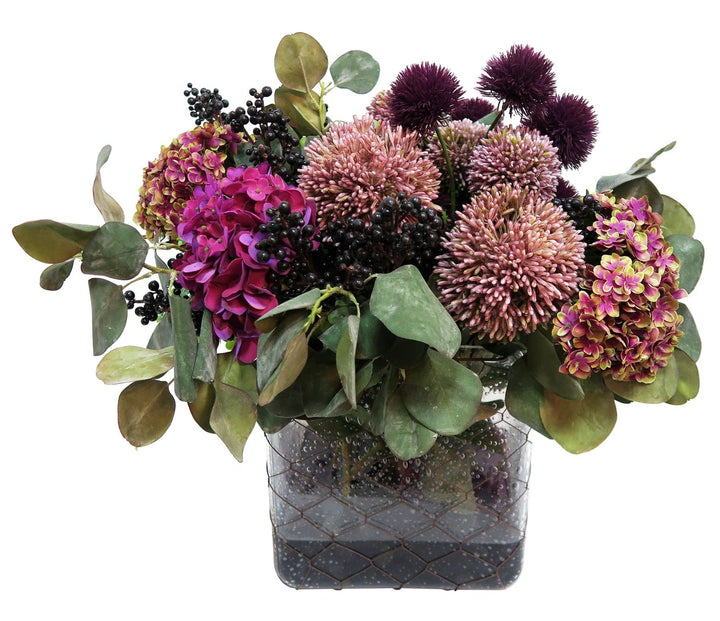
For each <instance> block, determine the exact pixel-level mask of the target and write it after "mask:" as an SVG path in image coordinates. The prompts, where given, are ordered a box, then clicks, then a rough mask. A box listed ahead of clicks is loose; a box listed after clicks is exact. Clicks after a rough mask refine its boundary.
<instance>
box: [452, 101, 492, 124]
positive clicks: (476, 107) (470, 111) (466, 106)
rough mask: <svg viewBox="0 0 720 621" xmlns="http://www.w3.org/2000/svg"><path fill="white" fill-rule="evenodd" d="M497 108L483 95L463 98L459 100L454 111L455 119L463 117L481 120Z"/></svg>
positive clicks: (453, 116)
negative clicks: (483, 97)
mask: <svg viewBox="0 0 720 621" xmlns="http://www.w3.org/2000/svg"><path fill="white" fill-rule="evenodd" d="M494 110H495V106H493V105H492V104H491V103H490V102H489V101H488V100H487V99H482V98H481V97H473V98H471V99H461V100H460V101H458V103H457V105H456V106H455V109H454V110H453V113H452V118H453V120H455V121H460V120H462V119H470V120H471V121H479V120H480V119H482V118H484V117H486V116H487V115H488V114H490V113H491V112H493V111H494Z"/></svg>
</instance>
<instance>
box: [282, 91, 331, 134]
mask: <svg viewBox="0 0 720 621" xmlns="http://www.w3.org/2000/svg"><path fill="white" fill-rule="evenodd" d="M275 105H276V106H277V107H278V108H280V110H282V111H283V113H284V114H286V115H287V116H288V118H289V119H290V126H291V127H292V128H293V129H294V130H295V131H296V132H297V133H298V134H299V135H300V136H319V135H320V134H322V133H323V131H324V122H323V116H324V113H323V111H322V110H321V106H322V105H323V104H322V102H321V100H320V95H318V94H317V93H316V92H315V91H310V92H309V93H302V92H298V91H294V90H290V89H288V88H285V87H284V86H281V87H280V88H278V89H277V90H276V91H275Z"/></svg>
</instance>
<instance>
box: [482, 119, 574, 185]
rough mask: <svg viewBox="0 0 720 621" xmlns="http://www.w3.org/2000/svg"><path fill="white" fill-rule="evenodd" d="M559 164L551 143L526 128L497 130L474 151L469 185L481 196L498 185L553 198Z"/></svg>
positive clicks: (502, 128)
mask: <svg viewBox="0 0 720 621" xmlns="http://www.w3.org/2000/svg"><path fill="white" fill-rule="evenodd" d="M559 176H560V160H559V159H558V157H557V149H556V148H555V147H554V146H553V145H552V143H551V142H550V140H549V139H548V138H547V137H545V136H543V135H541V134H540V133H539V132H537V131H536V130H530V129H527V128H526V127H522V126H520V127H516V128H514V127H512V126H509V125H508V126H505V127H499V128H496V129H494V130H493V131H491V132H490V133H489V134H487V136H486V137H485V138H483V139H482V140H481V141H480V144H479V145H478V146H477V147H476V148H475V150H474V151H473V156H472V161H471V162H470V164H469V165H468V185H469V187H470V190H471V191H473V192H482V191H483V190H488V189H490V188H492V187H493V186H495V185H498V184H510V185H514V186H515V187H516V188H518V190H521V191H522V190H525V191H530V192H535V193H537V194H538V195H539V196H540V197H542V198H548V199H552V198H554V197H555V190H556V188H557V183H558V178H559Z"/></svg>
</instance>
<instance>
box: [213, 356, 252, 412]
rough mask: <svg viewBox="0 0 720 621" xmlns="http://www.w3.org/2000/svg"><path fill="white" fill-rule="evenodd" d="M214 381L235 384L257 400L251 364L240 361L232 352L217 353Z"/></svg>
mask: <svg viewBox="0 0 720 621" xmlns="http://www.w3.org/2000/svg"><path fill="white" fill-rule="evenodd" d="M215 381H216V382H221V383H223V384H228V385H230V386H235V388H239V389H240V390H242V391H244V392H246V393H247V394H248V395H250V397H251V398H252V399H253V401H257V397H258V392H257V378H256V373H255V367H254V366H253V365H252V364H244V363H242V362H240V361H239V360H238V359H237V358H235V356H234V355H233V353H232V352H226V353H223V354H219V355H218V357H217V366H216V370H215Z"/></svg>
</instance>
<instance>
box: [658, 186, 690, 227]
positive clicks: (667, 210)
mask: <svg viewBox="0 0 720 621" xmlns="http://www.w3.org/2000/svg"><path fill="white" fill-rule="evenodd" d="M662 199H663V214H662V215H663V224H662V231H663V235H664V237H666V238H667V237H669V236H670V235H673V234H675V233H680V234H681V235H690V236H692V235H693V234H694V233H695V220H694V219H693V217H692V216H691V215H690V212H689V211H688V210H687V209H685V207H683V206H682V205H681V204H680V203H678V202H677V201H676V200H675V199H674V198H670V197H669V196H666V195H664V194H663V195H662Z"/></svg>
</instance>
